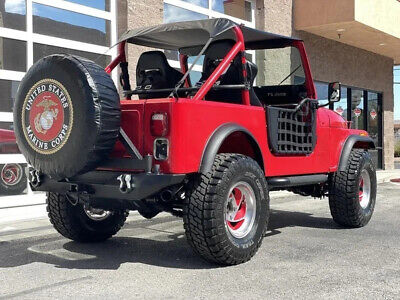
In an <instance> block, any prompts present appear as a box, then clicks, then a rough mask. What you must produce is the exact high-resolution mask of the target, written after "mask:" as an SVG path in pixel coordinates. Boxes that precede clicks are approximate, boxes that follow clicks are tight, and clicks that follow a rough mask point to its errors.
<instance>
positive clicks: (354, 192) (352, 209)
mask: <svg viewBox="0 0 400 300" xmlns="http://www.w3.org/2000/svg"><path fill="white" fill-rule="evenodd" d="M363 177H365V178H367V179H368V181H369V183H366V182H365V178H364V179H363ZM367 185H368V191H369V192H368V197H369V199H367V201H364V202H363V198H362V197H363V190H366V189H367ZM376 185H377V183H376V170H375V166H374V163H373V161H372V159H371V156H370V154H369V153H368V151H366V150H364V149H353V150H352V151H351V154H350V158H349V161H348V162H347V167H346V170H345V171H337V172H336V173H335V174H334V176H333V178H332V186H331V191H330V193H329V207H330V210H331V215H332V217H333V220H334V221H335V222H336V223H338V224H339V225H342V226H345V227H351V228H357V227H363V226H365V225H367V224H368V222H369V221H370V219H371V217H372V214H373V212H374V208H375V201H376ZM364 197H365V196H364ZM364 200H366V199H364ZM364 203H365V204H364Z"/></svg>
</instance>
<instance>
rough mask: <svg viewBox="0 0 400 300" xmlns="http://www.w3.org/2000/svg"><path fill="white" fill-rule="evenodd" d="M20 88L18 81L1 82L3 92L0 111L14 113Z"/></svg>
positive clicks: (0, 87) (0, 89) (0, 86)
mask: <svg viewBox="0 0 400 300" xmlns="http://www.w3.org/2000/svg"><path fill="white" fill-rule="evenodd" d="M18 86H19V82H18V81H13V80H0V91H1V101H0V111H2V112H12V109H13V106H14V101H15V95H16V94H17V89H18Z"/></svg>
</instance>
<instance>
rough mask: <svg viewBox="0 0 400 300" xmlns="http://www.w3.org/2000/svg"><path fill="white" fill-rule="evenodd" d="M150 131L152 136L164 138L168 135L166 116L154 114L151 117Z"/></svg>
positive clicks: (165, 114)
mask: <svg viewBox="0 0 400 300" xmlns="http://www.w3.org/2000/svg"><path fill="white" fill-rule="evenodd" d="M150 131H151V135H152V136H166V135H167V134H168V114H167V113H154V114H153V115H152V116H151V123H150Z"/></svg>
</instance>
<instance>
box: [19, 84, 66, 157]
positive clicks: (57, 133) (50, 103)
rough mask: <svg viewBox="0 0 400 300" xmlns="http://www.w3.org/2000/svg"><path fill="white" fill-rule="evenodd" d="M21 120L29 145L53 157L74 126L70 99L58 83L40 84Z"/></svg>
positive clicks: (34, 88)
mask: <svg viewBox="0 0 400 300" xmlns="http://www.w3.org/2000/svg"><path fill="white" fill-rule="evenodd" d="M22 119H23V122H24V124H25V125H24V126H25V130H24V133H25V136H26V138H27V140H28V142H29V145H30V146H31V147H32V148H33V149H34V150H35V151H36V152H39V153H41V154H52V153H55V152H57V151H58V150H60V149H61V148H62V146H63V145H64V144H65V142H66V141H67V139H68V137H69V134H70V131H71V126H72V122H73V110H72V103H71V99H70V96H69V94H68V92H67V91H66V89H65V88H64V86H63V85H62V84H61V83H59V82H58V81H55V80H50V79H48V80H42V81H40V82H38V83H37V84H36V85H35V86H34V87H33V88H32V89H31V90H30V91H29V93H28V95H27V96H26V101H25V106H24V109H23V114H22Z"/></svg>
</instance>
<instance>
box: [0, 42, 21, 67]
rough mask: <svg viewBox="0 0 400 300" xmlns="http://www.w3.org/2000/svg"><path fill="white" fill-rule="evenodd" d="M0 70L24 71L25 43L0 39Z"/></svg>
mask: <svg viewBox="0 0 400 300" xmlns="http://www.w3.org/2000/svg"><path fill="white" fill-rule="evenodd" d="M0 69H2V70H11V71H21V72H25V71H26V42H23V41H17V40H12V39H7V38H2V37H0Z"/></svg>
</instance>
